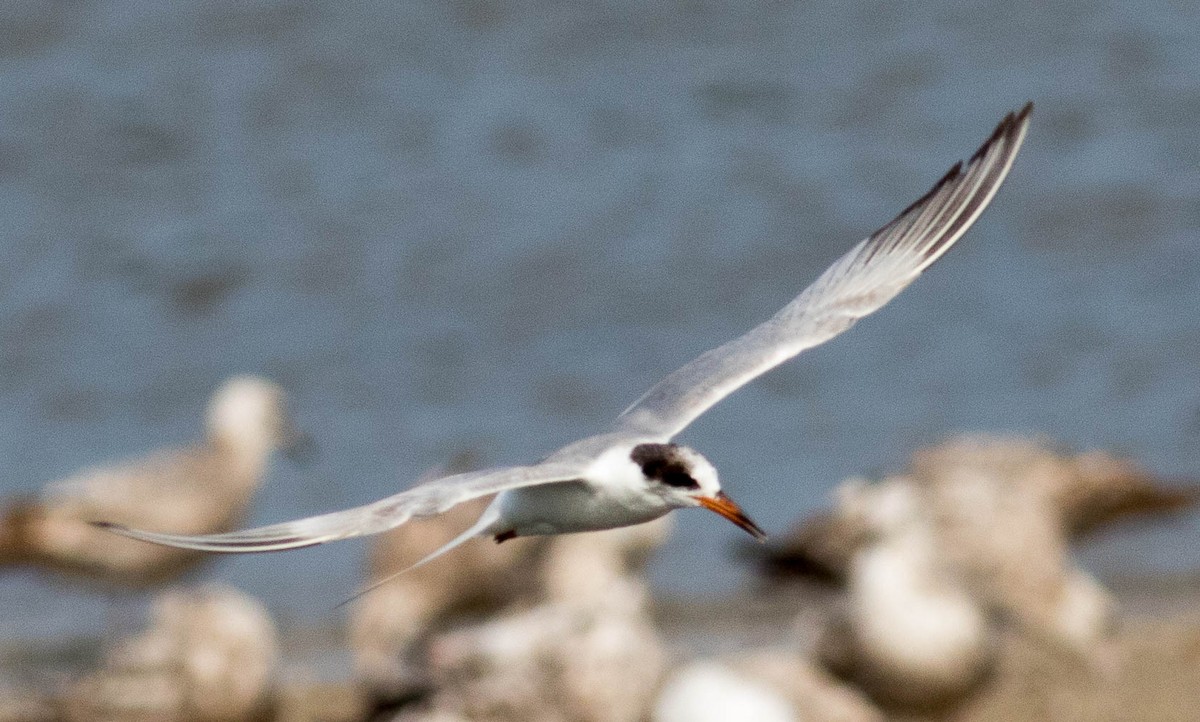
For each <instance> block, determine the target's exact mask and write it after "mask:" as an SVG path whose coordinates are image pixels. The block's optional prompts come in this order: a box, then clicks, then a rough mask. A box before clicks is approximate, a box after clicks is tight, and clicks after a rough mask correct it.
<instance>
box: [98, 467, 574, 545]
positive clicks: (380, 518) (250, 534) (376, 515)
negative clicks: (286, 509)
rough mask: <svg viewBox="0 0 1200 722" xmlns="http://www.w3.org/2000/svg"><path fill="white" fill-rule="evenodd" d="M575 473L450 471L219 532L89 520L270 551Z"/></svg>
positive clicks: (151, 536) (374, 530)
mask: <svg viewBox="0 0 1200 722" xmlns="http://www.w3.org/2000/svg"><path fill="white" fill-rule="evenodd" d="M580 472H581V468H580V464H579V462H572V463H550V462H543V463H541V464H536V465H534V466H514V467H508V468H502V469H489V470H485V471H475V472H468V473H465V474H456V475H454V476H448V477H445V478H442V479H437V480H434V481H431V482H428V483H425V484H421V485H419V486H415V487H413V488H411V489H408V490H407V491H403V492H400V493H399V494H395V495H393V496H389V497H387V498H385V499H380V500H379V501H376V502H374V503H371V504H366V505H364V506H358V507H354V508H352V509H345V510H343V511H335V512H331V513H329V514H321V515H319V516H311V517H307V518H304V519H297V520H295V521H289V522H283V523H281V524H272V525H270V526H263V527H257V528H254V529H246V530H244V531H234V532H227V533H224V534H204V535H195V536H190V535H186V534H163V533H158V532H151V531H144V530H141V529H130V528H129V527H126V526H123V525H121V524H114V523H112V522H108V521H95V522H92V524H93V525H94V526H97V527H100V528H101V529H107V530H109V531H111V532H113V533H116V534H120V535H121V536H126V537H129V538H131V539H138V540H140V541H145V542H151V543H153V544H161V545H163V546H170V547H177V548H180V549H194V550H196V551H204V552H213V553H217V554H243V553H251V552H275V551H284V550H287V549H301V548H303V547H310V546H315V545H317V544H324V543H326V542H331V541H338V540H341V539H349V538H352V537H360V536H367V535H370V534H378V533H380V532H384V531H387V530H389V529H393V528H395V527H398V526H400V525H401V524H404V523H405V522H407V521H409V520H410V519H414V518H424V517H430V516H437V515H438V514H441V513H442V512H445V511H447V510H448V509H450V508H451V507H454V506H456V505H458V504H461V503H462V502H464V501H469V500H471V499H477V498H479V497H483V496H489V495H491V494H496V493H499V492H501V491H506V490H509V489H517V488H521V487H525V486H535V485H537V484H552V483H555V482H559V481H569V480H571V479H578V478H579V475H580Z"/></svg>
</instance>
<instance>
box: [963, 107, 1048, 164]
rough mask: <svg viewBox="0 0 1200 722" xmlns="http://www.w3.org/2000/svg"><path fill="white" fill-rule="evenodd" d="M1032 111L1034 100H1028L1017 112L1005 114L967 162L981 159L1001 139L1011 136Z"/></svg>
mask: <svg viewBox="0 0 1200 722" xmlns="http://www.w3.org/2000/svg"><path fill="white" fill-rule="evenodd" d="M1032 112H1033V101H1028V102H1026V103H1025V105H1023V106H1021V109H1020V110H1018V111H1017V112H1016V113H1009V114H1008V115H1006V116H1004V119H1003V120H1001V121H1000V123H999V124H997V125H996V129H995V130H993V131H992V134H991V135H990V136H989V137H988V139H987V140H985V141H984V142H983V145H981V146H979V149H978V150H976V151H975V154H974V155H972V156H971V159H970V160H969V161H967V163H968V164H970V163H974V162H975V161H977V160H979V159H980V158H981V157H982V156H983V154H984V153H987V152H988V150H990V149H991V147H992V146H993V145H995V144H996V143H997V142H999V141H1000V140H1001V139H1003V138H1005V137H1007V136H1010V135H1011V134H1012V133H1013V132H1014V131H1015V130H1016V129H1018V128H1020V127H1021V125H1022V124H1023V123H1024V122H1025V119H1026V118H1028V117H1029V114H1030V113H1032Z"/></svg>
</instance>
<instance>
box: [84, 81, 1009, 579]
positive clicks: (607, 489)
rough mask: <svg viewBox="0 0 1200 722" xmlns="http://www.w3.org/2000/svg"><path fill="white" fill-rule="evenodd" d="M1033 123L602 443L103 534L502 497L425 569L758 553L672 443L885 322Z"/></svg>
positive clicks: (183, 543) (337, 516)
mask: <svg viewBox="0 0 1200 722" xmlns="http://www.w3.org/2000/svg"><path fill="white" fill-rule="evenodd" d="M1031 110H1032V105H1031V104H1027V105H1026V106H1025V107H1024V108H1022V109H1021V110H1020V111H1019V112H1017V113H1015V114H1014V113H1010V114H1009V115H1007V116H1006V117H1005V118H1004V120H1002V121H1001V122H1000V124H999V125H998V126H997V127H996V129H995V131H994V132H993V133H992V135H991V137H990V138H988V140H987V141H986V142H985V143H984V144H983V146H981V147H980V148H979V150H978V151H976V153H975V154H974V155H973V156H972V157H971V159H970V160H969V161H968V162H967V163H966V165H965V166H964V165H963V164H962V163H958V164H956V165H955V166H954V167H953V168H951V169H950V171H949V172H948V173H947V174H946V175H945V176H943V177H942V179H941V180H940V181H938V182H937V184H936V185H934V187H933V188H932V189H931V190H930V191H929V192H928V193H926V194H925V195H924V196H922V197H921V198H920V199H919V200H917V201H916V202H915V203H913V204H912V205H911V206H909V207H908V208H906V209H905V210H904V211H903V212H901V213H900V215H899V216H897V217H896V219H895V220H893V221H892V222H890V223H888V224H887V225H886V226H884V227H883V228H881V229H879V230H878V231H876V232H875V233H873V234H871V236H870V237H868V238H867V239H866V240H864V241H862V242H860V243H859V244H858V245H856V246H855V247H854V248H853V249H851V250H850V252H849V253H847V254H846V255H845V256H843V257H842V258H840V259H838V260H837V261H836V262H835V263H834V264H833V265H832V266H830V268H829V269H828V270H826V271H825V272H824V273H823V274H822V275H821V276H820V277H819V278H818V279H817V280H816V282H814V283H813V284H812V285H811V286H809V287H808V288H807V289H805V290H804V292H803V293H801V294H800V295H799V296H797V297H796V298H795V299H794V300H793V301H792V302H791V303H789V304H788V305H787V306H785V307H784V308H783V309H782V310H781V311H779V312H778V313H777V314H775V316H773V317H772V318H771V319H769V320H768V321H766V322H765V323H762V324H760V325H759V326H757V327H755V328H753V329H752V330H750V332H749V333H746V334H745V335H743V336H741V337H740V338H736V339H734V340H733V341H730V342H729V343H726V344H725V345H723V346H720V347H718V348H715V349H712V350H710V351H708V352H707V353H704V354H702V355H701V356H700V357H698V358H696V359H695V360H693V361H692V362H690V363H688V364H687V365H685V366H683V367H682V368H680V369H678V370H677V371H675V372H674V373H671V374H670V375H668V376H667V377H666V378H665V379H663V380H662V381H660V382H659V383H658V384H657V385H656V386H654V387H653V388H651V389H650V390H649V391H648V392H647V393H646V394H645V395H644V396H642V397H641V398H640V399H638V400H637V401H635V402H634V403H633V404H632V405H631V406H630V407H629V408H627V409H626V410H625V411H624V412H623V413H622V414H621V415H620V416H619V417H618V418H617V420H616V422H615V423H614V424H613V425H612V426H611V427H609V429H608V430H607V431H605V432H603V433H600V434H597V435H595V436H590V437H587V438H585V439H582V440H580V441H576V442H574V443H572V444H568V445H567V446H565V447H563V448H561V449H559V450H558V451H556V452H554V453H552V454H550V455H549V456H547V457H546V458H544V459H543V460H542V461H539V462H537V463H535V464H533V465H531V466H514V467H508V468H499V469H490V470H485V471H476V472H469V473H465V474H455V475H452V476H447V477H444V478H441V479H437V480H434V481H431V482H428V483H425V484H422V485H419V486H416V487H413V488H411V489H408V490H406V491H403V492H401V493H399V494H395V495H393V496H390V497H387V498H385V499H381V500H380V501H376V502H374V503H372V504H366V505H364V506H359V507H355V508H352V509H346V510H344V511H337V512H332V513H328V514H322V515H319V516H313V517H308V518H304V519H298V520H296V521H290V522H285V523H282V524H273V525H270V526H264V527H259V528H256V529H249V530H246V531H241V532H231V533H224V534H211V535H200V536H184V535H173V534H158V533H153V532H148V531H140V530H135V529H129V528H127V527H123V526H119V525H116V524H111V523H107V522H99V524H100V526H103V527H106V528H109V529H111V530H113V531H115V532H118V533H120V534H123V535H125V536H128V537H132V538H134V539H141V540H144V541H149V542H154V543H157V544H165V545H168V546H175V547H182V548H186V549H198V550H202V551H209V552H228V553H236V552H265V551H278V550H283V549H295V548H299V547H307V546H312V545H315V544H323V543H325V542H331V541H337V540H340V539H348V538H351V537H359V536H365V535H369V534H378V533H380V532H384V531H387V530H389V529H393V528H395V527H397V526H399V525H401V524H404V523H405V522H407V521H409V520H410V519H414V518H422V517H430V516H435V515H438V514H441V513H443V512H445V511H447V510H448V509H450V508H451V507H454V506H455V505H457V504H461V503H463V502H465V501H469V500H471V499H476V498H480V497H484V496H488V495H491V494H496V498H495V499H494V500H493V501H492V503H491V504H490V505H489V506H488V507H487V509H486V510H485V511H484V512H483V514H481V515H480V517H479V519H478V520H477V521H476V522H475V524H474V525H473V526H471V527H470V528H469V529H467V531H465V532H464V533H463V534H461V535H460V536H458V537H456V538H455V539H453V540H452V541H450V542H449V543H447V544H446V545H445V546H443V547H441V548H439V549H438V550H436V551H435V552H433V553H432V554H430V555H429V556H427V557H425V558H424V559H422V560H421V561H420V562H418V563H417V565H420V564H424V563H425V562H428V561H430V560H432V559H434V558H436V557H438V556H441V555H442V554H444V553H446V552H447V551H450V550H451V549H453V548H454V547H456V546H458V545H459V544H461V543H463V542H465V541H466V540H468V539H471V538H474V537H477V536H483V537H487V536H490V537H492V538H494V539H495V540H496V541H497V542H502V541H505V540H507V539H512V538H515V537H525V536H540V535H551V534H566V533H571V532H583V531H594V530H600V529H612V528H616V527H622V526H629V525H632V524H640V523H643V522H647V521H650V520H651V519H656V518H658V517H660V516H663V515H664V514H666V513H668V512H670V511H672V510H674V509H683V508H689V507H703V508H706V509H709V510H711V511H714V512H716V513H717V514H720V515H721V516H723V517H725V518H726V519H729V520H730V521H732V522H733V523H734V524H737V525H738V526H739V527H741V528H742V529H744V530H746V531H747V532H749V533H750V534H752V535H753V536H755V537H756V538H758V539H760V540H761V539H763V538H765V536H766V535H765V533H764V532H763V531H762V530H761V529H760V528H759V527H758V525H756V524H755V523H754V522H753V521H751V520H750V518H749V517H748V516H746V514H745V513H744V512H743V511H742V509H741V508H740V507H739V506H738V505H737V504H736V503H734V501H733V500H732V499H730V498H729V497H728V496H727V495H726V494H725V493H724V492H722V491H721V485H720V482H719V480H718V478H717V472H716V469H714V468H713V466H712V464H710V463H709V462H708V460H707V459H705V458H704V457H703V456H701V455H700V454H699V453H697V452H696V451H694V450H693V449H690V448H688V447H685V446H682V445H679V444H673V443H670V442H671V438H672V437H674V436H675V435H676V434H678V433H679V432H680V431H682V430H683V429H684V428H686V427H687V426H688V425H689V424H690V423H691V422H692V421H694V420H695V419H696V418H697V417H699V416H700V415H701V414H703V413H704V412H705V411H706V410H708V409H709V408H710V407H711V406H713V404H716V403H717V402H718V401H720V400H721V399H723V398H725V397H726V396H728V395H729V394H731V393H733V392H734V391H736V390H737V389H738V388H740V387H741V386H743V385H744V384H746V383H749V382H750V381H751V380H753V379H755V378H756V377H758V376H759V375H761V374H763V373H765V372H767V371H769V370H770V369H772V368H774V367H775V366H778V365H779V364H781V363H783V362H784V361H787V360H788V359H790V358H792V357H794V356H796V355H797V354H799V353H800V352H801V351H804V350H806V349H809V348H812V347H814V346H817V345H819V344H822V343H824V342H826V341H828V340H830V339H832V338H833V337H835V336H837V335H838V334H840V333H842V332H843V331H845V330H847V329H849V328H850V327H851V326H852V325H854V323H855V322H856V321H858V319H860V318H862V317H864V316H866V315H868V314H870V313H872V312H874V311H876V310H877V309H879V308H881V307H882V306H883V305H884V304H886V303H887V302H888V301H890V300H891V299H892V298H894V297H895V296H896V295H897V294H898V293H900V292H901V291H902V290H904V289H905V288H906V287H907V286H908V285H909V284H910V283H912V282H913V281H914V280H916V278H917V276H919V275H920V274H921V272H922V271H924V270H925V269H926V268H927V267H928V266H929V265H930V264H932V263H933V262H934V261H936V260H937V259H938V258H940V257H941V256H942V254H944V253H945V252H946V251H947V250H949V249H950V247H951V246H952V245H954V242H955V241H957V240H958V239H959V238H960V237H961V236H962V235H963V233H965V232H966V231H967V229H968V228H970V227H971V225H972V224H973V223H974V222H975V220H976V219H977V218H979V214H980V213H982V212H983V209H984V208H985V207H986V206H987V205H988V203H989V202H990V201H991V199H992V197H993V196H994V195H995V193H996V190H997V189H998V188H999V187H1000V184H1001V183H1002V182H1003V181H1004V178H1005V176H1006V175H1007V174H1008V171H1009V168H1010V167H1011V166H1012V163H1013V159H1014V158H1015V157H1016V154H1017V151H1018V149H1019V148H1020V147H1021V142H1022V141H1023V140H1024V137H1025V132H1026V130H1027V128H1028V124H1029V113H1030V111H1031Z"/></svg>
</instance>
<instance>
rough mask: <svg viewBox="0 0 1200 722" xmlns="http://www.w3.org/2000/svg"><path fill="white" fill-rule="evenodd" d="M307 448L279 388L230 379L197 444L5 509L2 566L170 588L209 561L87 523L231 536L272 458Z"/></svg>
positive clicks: (85, 474) (94, 472)
mask: <svg viewBox="0 0 1200 722" xmlns="http://www.w3.org/2000/svg"><path fill="white" fill-rule="evenodd" d="M308 443H309V442H308V440H307V437H305V436H303V435H301V434H300V433H299V432H297V431H296V430H295V428H294V427H293V425H292V422H291V421H290V419H289V417H288V411H287V403H286V399H285V395H284V392H283V390H282V389H281V388H280V387H279V386H278V385H276V384H275V383H273V382H271V381H268V380H266V379H263V378H259V377H255V376H236V377H233V378H231V379H229V380H227V381H226V382H225V383H224V384H222V385H221V387H220V388H219V389H217V391H216V392H215V393H214V394H213V396H212V398H211V399H210V401H209V403H208V409H207V412H206V415H205V435H204V439H203V440H202V441H200V442H199V443H196V444H194V445H192V446H187V447H182V448H174V449H162V450H158V451H154V452H151V453H150V454H147V455H146V456H143V457H140V458H137V459H130V460H127V461H124V462H120V463H116V464H112V465H105V466H97V467H94V468H90V469H85V470H82V471H80V472H79V473H77V474H75V475H73V476H71V477H70V478H67V479H62V480H60V481H55V482H52V483H50V484H48V485H46V487H45V488H44V489H43V490H42V492H41V493H40V494H38V495H37V496H36V497H33V498H18V499H15V500H9V501H8V502H7V503H6V506H5V508H4V510H3V512H2V514H0V565H3V566H5V567H15V566H32V567H37V568H39V569H44V570H51V571H54V572H61V573H65V574H69V575H72V576H75V577H86V578H88V579H91V580H93V581H99V582H102V583H104V584H113V585H118V586H125V587H146V586H151V585H155V584H158V583H161V582H163V581H166V580H169V579H172V578H174V577H176V576H177V575H179V574H180V573H182V572H183V571H185V570H187V569H188V568H190V567H191V566H193V565H195V564H196V563H198V562H199V560H200V559H201V558H203V556H204V555H202V554H198V553H193V552H189V551H186V550H181V549H169V548H166V547H158V546H155V545H151V544H143V543H138V542H132V541H131V540H126V539H113V538H110V537H111V536H112V535H110V534H106V533H104V532H103V531H101V530H98V529H96V528H95V527H93V526H91V525H90V524H89V523H88V522H91V521H95V520H97V519H121V520H123V521H125V522H126V523H129V524H139V525H144V526H146V527H147V528H153V529H161V530H164V531H165V530H171V531H188V532H192V533H213V532H220V531H228V530H230V529H232V528H234V527H235V526H236V525H237V524H239V523H240V522H241V521H242V520H243V519H244V517H245V515H246V512H247V509H248V507H249V505H250V503H251V501H252V499H253V498H254V494H255V492H256V491H257V490H258V488H259V486H260V485H261V483H262V481H263V479H264V478H265V476H266V472H267V468H268V462H269V461H270V458H271V456H272V454H273V453H274V452H276V451H278V450H280V449H289V450H292V451H296V452H300V451H302V450H303V449H304V448H305V447H306V446H307V444H308Z"/></svg>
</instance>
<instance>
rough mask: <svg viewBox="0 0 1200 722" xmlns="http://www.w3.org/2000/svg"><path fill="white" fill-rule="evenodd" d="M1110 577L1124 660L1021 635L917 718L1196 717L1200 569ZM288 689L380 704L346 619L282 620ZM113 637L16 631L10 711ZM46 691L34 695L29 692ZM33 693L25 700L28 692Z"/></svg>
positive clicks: (679, 631)
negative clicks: (362, 672)
mask: <svg viewBox="0 0 1200 722" xmlns="http://www.w3.org/2000/svg"><path fill="white" fill-rule="evenodd" d="M1105 582H1106V583H1107V585H1108V586H1109V588H1111V589H1112V590H1113V591H1114V593H1115V594H1116V595H1117V597H1118V599H1119V600H1120V603H1121V607H1122V617H1121V624H1120V629H1119V630H1118V631H1117V633H1116V637H1115V639H1116V648H1117V650H1118V651H1117V654H1116V658H1117V660H1118V664H1117V665H1116V666H1115V667H1114V668H1112V669H1107V670H1095V669H1087V668H1085V667H1084V666H1083V665H1081V664H1080V663H1079V662H1078V660H1075V659H1071V658H1068V657H1066V656H1064V655H1063V654H1062V653H1060V652H1056V651H1054V650H1052V649H1050V648H1048V647H1046V646H1045V645H1042V644H1039V643H1038V642H1037V641H1036V640H1030V639H1029V638H1027V637H1025V636H1022V635H1019V634H1016V633H1012V634H1007V635H1005V637H1004V641H1003V642H1002V650H1001V654H1000V656H999V661H998V663H997V665H996V668H995V669H994V672H993V674H992V677H991V679H990V681H989V682H988V683H987V684H986V685H985V686H984V687H983V689H982V690H981V691H979V692H978V693H976V694H975V695H973V696H972V697H971V698H969V699H968V700H966V701H964V702H963V703H962V704H960V705H958V706H956V707H954V708H953V709H946V710H940V711H938V712H936V713H927V714H921V715H911V714H910V715H897V714H894V713H893V714H892V715H891V718H895V719H908V720H927V719H954V720H971V721H974V720H1011V719H1046V720H1049V719H1054V720H1192V719H1195V718H1196V710H1197V709H1200V575H1197V574H1181V575H1170V576H1151V577H1138V576H1123V577H1117V578H1109V579H1106V580H1105ZM836 603H837V595H836V594H835V593H834V592H832V591H830V590H827V589H823V588H819V587H814V586H810V585H805V584H789V585H786V586H780V587H775V588H771V589H763V590H758V591H747V592H745V593H742V594H738V595H735V596H730V597H725V598H719V599H710V600H694V599H693V600H685V599H659V600H656V601H655V603H654V605H653V613H652V616H653V619H654V622H655V625H656V626H657V628H658V630H659V631H660V633H661V634H662V636H663V638H664V639H665V641H666V643H667V647H668V650H669V653H670V655H671V656H672V657H673V658H674V659H675V660H677V661H678V660H687V659H695V658H702V657H719V656H722V655H728V654H733V653H738V652H742V651H747V650H753V649H763V648H776V649H789V650H799V651H801V652H805V651H807V650H809V648H810V647H811V645H812V643H813V641H814V639H815V636H816V631H817V625H818V623H819V621H820V620H821V619H823V617H824V615H826V614H827V613H828V611H829V610H830V609H831V605H834V604H836ZM280 626H281V631H282V633H281V635H280V641H281V644H282V653H283V664H282V667H281V672H280V683H281V689H282V692H283V693H282V694H281V696H280V700H281V701H280V703H279V706H278V708H277V709H276V710H275V711H274V712H273V713H272V715H273V717H272V718H273V719H277V720H353V719H364V718H366V715H367V714H368V711H369V710H368V706H367V703H366V701H365V700H364V699H363V697H362V695H360V694H359V693H358V690H357V688H356V686H355V684H354V683H353V681H352V680H351V679H350V669H351V663H350V654H349V652H348V650H347V648H346V646H345V634H344V630H343V629H342V627H341V626H340V625H339V624H330V625H321V626H294V625H293V626H289V625H288V624H287V623H286V622H285V623H282V624H281V625H280ZM105 644H106V637H105V636H104V635H100V636H83V637H76V638H69V639H49V640H46V639H41V640H7V641H5V642H3V643H2V646H0V660H2V662H0V666H2V668H3V681H4V684H5V686H6V688H7V689H9V690H20V691H22V693H23V695H24V697H23V698H22V696H13V695H9V696H8V699H9V701H8V702H6V703H5V704H0V720H32V719H52V718H53V715H52V713H51V710H50V708H49V707H46V706H39V705H38V704H37V699H38V694H43V695H49V694H50V693H52V692H53V690H55V689H56V688H59V687H60V686H61V685H63V684H65V683H66V682H68V681H69V680H71V679H73V678H76V677H78V676H80V675H82V674H83V673H85V672H86V671H87V670H89V669H91V668H93V667H94V666H95V665H96V664H97V663H98V661H99V660H100V658H101V651H102V649H103V648H104V645H105ZM25 693H34V694H25ZM22 699H24V701H22Z"/></svg>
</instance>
